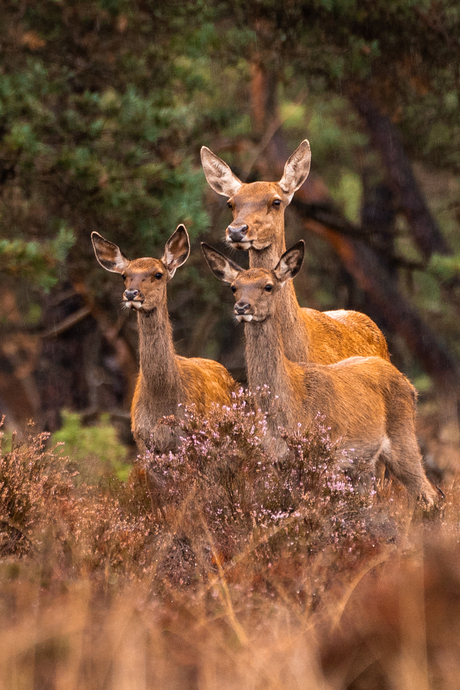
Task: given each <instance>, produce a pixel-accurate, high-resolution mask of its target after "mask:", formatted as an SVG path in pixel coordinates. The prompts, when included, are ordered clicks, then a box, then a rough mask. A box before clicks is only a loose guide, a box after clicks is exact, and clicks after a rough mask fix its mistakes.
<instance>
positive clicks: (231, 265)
mask: <svg viewBox="0 0 460 690" xmlns="http://www.w3.org/2000/svg"><path fill="white" fill-rule="evenodd" d="M201 247H202V250H203V254H204V256H205V259H206V261H207V262H208V266H209V268H210V269H211V271H212V272H213V273H214V275H215V276H216V277H217V278H219V280H221V281H222V282H224V283H229V284H230V285H231V290H232V292H233V294H234V296H235V302H236V303H235V307H234V313H235V317H236V319H237V321H265V319H266V318H267V317H269V316H271V315H273V313H274V311H275V301H276V294H277V293H278V292H279V291H280V290H281V289H282V288H283V285H284V284H285V283H286V282H287V281H288V280H292V279H293V278H295V276H296V275H297V274H298V272H299V271H300V269H301V267H302V263H303V259H304V254H305V242H304V241H303V240H300V241H299V242H297V244H295V245H294V246H293V247H291V249H288V250H287V251H286V252H284V254H283V255H282V257H281V258H280V260H279V262H278V264H277V265H276V267H275V268H274V269H273V271H268V270H267V269H264V268H250V269H248V270H247V271H245V270H244V269H243V268H241V267H240V266H238V264H236V263H235V262H234V261H231V260H230V259H228V258H227V257H226V256H224V255H223V254H221V253H220V252H218V251H217V250H216V249H213V248H212V247H210V246H209V245H208V244H205V243H204V242H202V243H201Z"/></svg>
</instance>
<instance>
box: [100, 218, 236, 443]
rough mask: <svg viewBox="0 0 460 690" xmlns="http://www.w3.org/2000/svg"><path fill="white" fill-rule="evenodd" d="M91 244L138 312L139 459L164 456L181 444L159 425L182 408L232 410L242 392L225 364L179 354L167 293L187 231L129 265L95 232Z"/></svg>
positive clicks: (135, 425) (185, 251)
mask: <svg viewBox="0 0 460 690" xmlns="http://www.w3.org/2000/svg"><path fill="white" fill-rule="evenodd" d="M91 240H92V243H93V248H94V252H95V254H96V259H97V260H98V262H99V263H100V265H101V266H102V268H105V270H106V271H110V272H112V273H119V274H120V275H121V276H122V277H123V279H124V287H125V289H124V292H123V304H124V306H125V307H126V308H128V309H130V310H132V311H135V312H137V320H138V328H139V360H140V367H139V375H138V379H137V383H136V388H135V391H134V396H133V400H132V405H131V429H132V433H133V436H134V439H135V441H136V444H137V447H138V450H139V452H140V453H141V454H145V453H146V451H147V450H152V449H157V450H159V451H161V452H166V451H167V450H170V449H171V448H172V447H174V446H176V445H177V443H178V436H177V433H176V432H173V431H171V429H170V428H169V427H168V426H166V425H164V424H159V423H158V422H159V420H160V419H161V418H162V417H165V416H169V415H176V416H177V415H179V416H180V414H181V408H182V407H183V406H191V405H194V409H195V411H196V412H197V413H198V414H206V412H208V411H209V410H210V408H211V406H212V405H214V404H218V405H230V404H231V398H232V393H233V392H236V391H237V389H238V386H237V384H236V382H235V381H234V379H233V378H232V377H231V375H230V374H229V373H228V371H227V369H225V367H224V366H223V365H222V364H219V363H218V362H215V361H213V360H210V359H202V358H199V357H191V358H186V357H181V356H180V355H177V354H176V352H175V348H174V343H173V338H172V327H171V322H170V319H169V313H168V307H167V294H166V288H167V284H168V283H169V281H170V280H171V279H172V278H173V276H174V274H175V272H176V270H177V269H178V268H179V267H180V266H182V265H183V264H184V263H185V261H186V260H187V258H188V256H189V253H190V241H189V236H188V233H187V230H186V228H185V226H184V225H179V226H178V227H177V229H176V230H175V232H174V233H173V234H172V235H171V237H170V238H169V239H168V241H167V242H166V245H165V248H164V254H163V256H162V258H161V259H153V258H150V257H147V258H141V259H134V260H131V261H130V260H129V259H127V258H126V256H125V255H124V254H123V253H122V251H121V250H120V248H119V247H118V246H117V245H116V244H113V242H110V241H109V240H106V239H104V237H102V236H101V235H100V234H99V233H97V232H93V233H92V234H91ZM179 406H180V407H179Z"/></svg>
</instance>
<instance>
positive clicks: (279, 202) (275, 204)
mask: <svg viewBox="0 0 460 690" xmlns="http://www.w3.org/2000/svg"><path fill="white" fill-rule="evenodd" d="M272 206H275V207H276V208H277V207H278V206H281V199H274V200H273V203H272Z"/></svg>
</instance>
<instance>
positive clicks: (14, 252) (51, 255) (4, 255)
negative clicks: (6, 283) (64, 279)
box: [0, 224, 75, 292]
mask: <svg viewBox="0 0 460 690" xmlns="http://www.w3.org/2000/svg"><path fill="white" fill-rule="evenodd" d="M74 243H75V236H74V233H73V231H72V230H71V229H70V228H68V227H66V225H65V224H62V225H61V227H60V228H59V231H58V234H57V235H56V237H55V238H54V239H52V240H49V241H45V242H39V241H38V240H29V241H27V240H21V239H14V240H9V239H0V268H1V270H2V272H3V274H4V275H9V276H13V277H16V278H19V279H21V280H23V279H26V280H27V281H28V282H29V283H31V284H32V285H33V286H34V287H40V288H43V289H44V290H45V291H46V292H47V291H49V289H50V288H51V287H53V285H55V284H56V282H57V281H58V270H59V268H60V264H62V263H63V262H64V261H65V259H66V257H67V254H68V252H69V250H70V249H71V247H72V246H73V245H74Z"/></svg>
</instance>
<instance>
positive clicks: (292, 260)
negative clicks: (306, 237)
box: [274, 240, 305, 283]
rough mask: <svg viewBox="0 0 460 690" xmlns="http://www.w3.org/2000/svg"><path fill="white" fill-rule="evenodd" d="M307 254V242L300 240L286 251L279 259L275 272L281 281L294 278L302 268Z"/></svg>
mask: <svg viewBox="0 0 460 690" xmlns="http://www.w3.org/2000/svg"><path fill="white" fill-rule="evenodd" d="M304 255H305V242H304V241H303V240H300V241H299V242H297V244H295V245H294V246H293V247H291V248H290V249H288V250H287V251H286V252H284V254H283V256H282V257H281V259H280V260H279V261H278V265H277V266H276V268H275V270H274V273H275V276H276V277H277V278H278V280H279V281H280V283H285V282H286V280H292V279H293V278H295V277H296V275H297V274H298V272H299V271H300V269H301V268H302V263H303V257H304Z"/></svg>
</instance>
